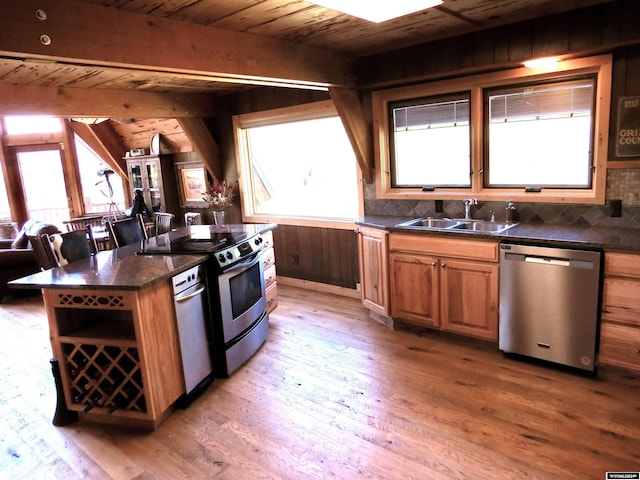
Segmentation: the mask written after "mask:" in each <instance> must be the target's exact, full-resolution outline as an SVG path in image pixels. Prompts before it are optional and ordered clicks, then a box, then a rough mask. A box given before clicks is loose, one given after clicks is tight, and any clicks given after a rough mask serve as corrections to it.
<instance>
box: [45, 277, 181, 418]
mask: <svg viewBox="0 0 640 480" xmlns="http://www.w3.org/2000/svg"><path fill="white" fill-rule="evenodd" d="M43 296H44V301H45V308H46V310H47V316H48V318H49V330H50V336H51V346H52V349H53V353H54V355H55V357H56V358H57V359H58V361H59V363H60V374H61V379H62V387H63V390H64V397H65V400H66V406H67V408H68V409H69V410H74V411H78V412H79V413H80V418H81V419H82V420H86V421H93V422H99V423H113V424H122V425H133V426H139V427H144V428H155V427H156V426H157V425H158V424H159V423H160V422H161V421H162V420H164V418H165V417H166V416H167V415H168V414H169V413H170V412H171V410H172V408H171V407H172V405H173V403H174V402H175V400H177V399H178V397H179V396H180V395H181V394H182V393H184V379H183V375H182V371H181V367H180V366H181V360H180V350H179V342H178V335H177V327H176V322H175V315H174V314H173V311H174V310H173V305H172V299H173V295H172V291H171V286H170V285H169V282H164V283H159V284H154V285H153V286H152V287H148V288H146V289H143V290H136V291H131V290H123V291H120V290H89V289H87V290H71V289H69V290H66V289H54V288H50V289H49V288H46V289H43Z"/></svg>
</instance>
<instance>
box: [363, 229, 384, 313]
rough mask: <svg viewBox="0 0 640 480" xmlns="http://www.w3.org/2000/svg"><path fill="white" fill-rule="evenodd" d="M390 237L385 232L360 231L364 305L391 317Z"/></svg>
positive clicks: (375, 230) (374, 230) (373, 230)
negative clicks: (388, 251)
mask: <svg viewBox="0 0 640 480" xmlns="http://www.w3.org/2000/svg"><path fill="white" fill-rule="evenodd" d="M388 236H389V234H388V233H387V232H386V231H385V230H377V229H374V228H365V227H361V228H359V229H358V251H359V260H360V288H361V291H362V303H363V304H364V305H365V306H366V307H367V308H369V309H370V310H372V311H374V312H377V313H379V314H381V315H385V316H388V315H389V274H388V271H389V270H388V266H387V262H388V253H387V248H388V247H387V245H388Z"/></svg>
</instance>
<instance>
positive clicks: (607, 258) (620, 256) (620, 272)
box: [604, 252, 640, 280]
mask: <svg viewBox="0 0 640 480" xmlns="http://www.w3.org/2000/svg"><path fill="white" fill-rule="evenodd" d="M604 274H605V275H615V276H619V277H635V278H638V279H639V280H640V255H634V254H632V253H616V252H613V253H610V252H607V253H605V255H604Z"/></svg>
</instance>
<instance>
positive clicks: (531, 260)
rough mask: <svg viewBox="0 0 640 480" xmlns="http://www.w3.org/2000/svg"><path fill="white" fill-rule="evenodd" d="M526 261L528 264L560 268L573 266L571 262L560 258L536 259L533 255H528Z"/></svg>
mask: <svg viewBox="0 0 640 480" xmlns="http://www.w3.org/2000/svg"><path fill="white" fill-rule="evenodd" d="M524 261H525V262H527V263H540V264H542V265H557V266H559V267H570V266H571V261H570V260H564V259H559V258H549V257H534V256H531V255H526V256H525V257H524Z"/></svg>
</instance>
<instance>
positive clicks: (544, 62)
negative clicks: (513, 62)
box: [524, 57, 558, 68]
mask: <svg viewBox="0 0 640 480" xmlns="http://www.w3.org/2000/svg"><path fill="white" fill-rule="evenodd" d="M556 63H558V57H544V58H534V59H531V60H527V61H526V62H524V66H525V67H527V68H552V67H554V66H555V65H556Z"/></svg>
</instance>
